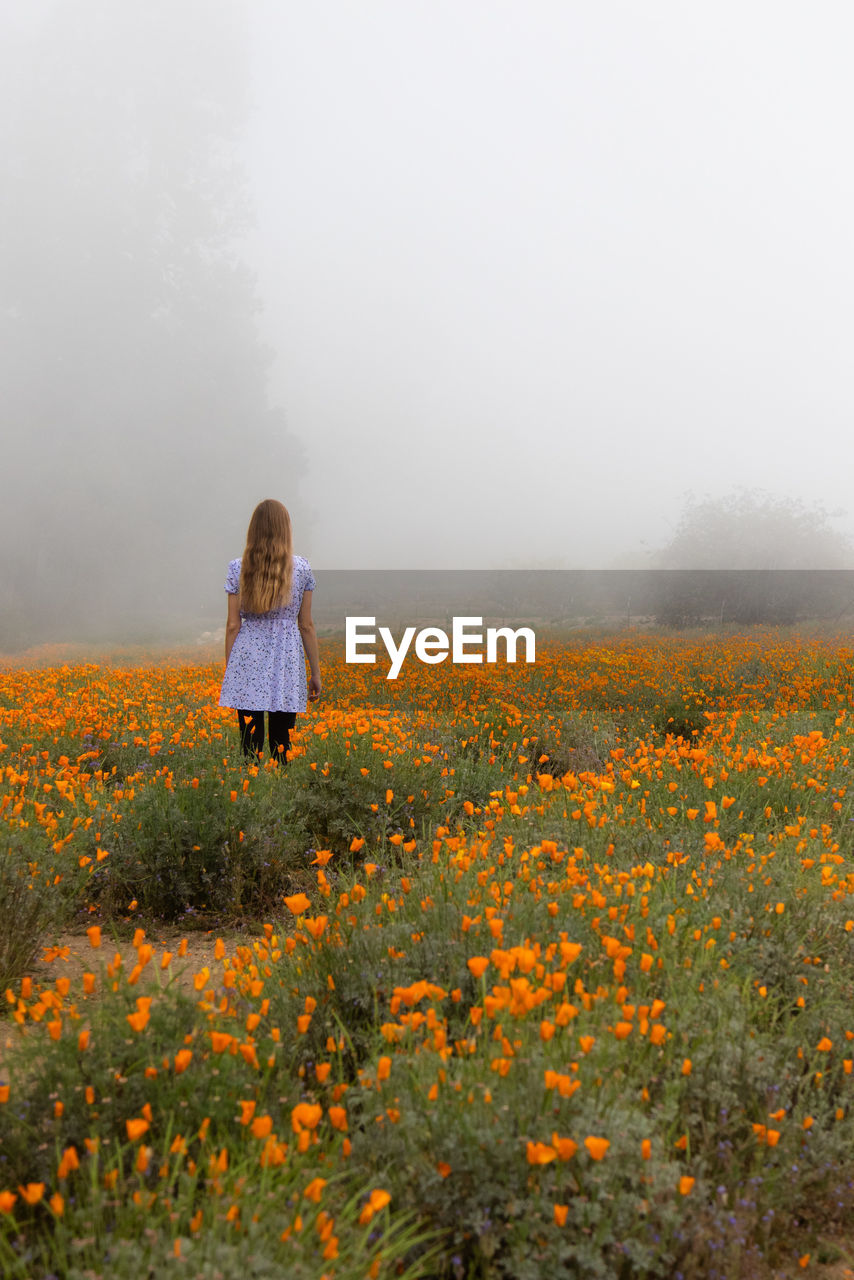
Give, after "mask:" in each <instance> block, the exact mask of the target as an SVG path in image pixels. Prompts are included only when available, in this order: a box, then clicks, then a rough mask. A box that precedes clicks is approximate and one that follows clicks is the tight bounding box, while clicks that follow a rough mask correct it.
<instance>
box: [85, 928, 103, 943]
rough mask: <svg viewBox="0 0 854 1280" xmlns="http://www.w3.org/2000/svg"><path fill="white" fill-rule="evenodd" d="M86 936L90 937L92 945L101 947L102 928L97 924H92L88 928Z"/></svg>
mask: <svg viewBox="0 0 854 1280" xmlns="http://www.w3.org/2000/svg"><path fill="white" fill-rule="evenodd" d="M86 936H87V937H88V939H89V945H90V947H100V945H101V929H100V926H99V925H97V924H91V925H90V926H89V928H88V929H87V930H86Z"/></svg>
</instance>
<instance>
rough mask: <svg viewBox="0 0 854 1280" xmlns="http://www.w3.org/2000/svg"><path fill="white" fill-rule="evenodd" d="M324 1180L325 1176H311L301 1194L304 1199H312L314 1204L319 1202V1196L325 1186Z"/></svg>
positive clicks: (325, 1180)
mask: <svg viewBox="0 0 854 1280" xmlns="http://www.w3.org/2000/svg"><path fill="white" fill-rule="evenodd" d="M326 1182H327V1179H326V1178H312V1180H311V1182H310V1183H309V1184H308V1186H307V1187H306V1189H305V1191H303V1195H304V1196H305V1198H306V1200H313V1201H314V1203H315V1204H318V1203H319V1202H320V1197H321V1195H322V1194H323V1188H324V1187H325V1186H326Z"/></svg>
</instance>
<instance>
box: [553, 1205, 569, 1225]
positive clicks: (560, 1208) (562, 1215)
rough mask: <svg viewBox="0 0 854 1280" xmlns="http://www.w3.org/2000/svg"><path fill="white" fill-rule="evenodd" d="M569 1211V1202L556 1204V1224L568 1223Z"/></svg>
mask: <svg viewBox="0 0 854 1280" xmlns="http://www.w3.org/2000/svg"><path fill="white" fill-rule="evenodd" d="M568 1213H569V1205H568V1204H556V1205H555V1206H554V1215H555V1226H556V1227H562V1226H564V1225H565V1224H566V1215H567V1214H568Z"/></svg>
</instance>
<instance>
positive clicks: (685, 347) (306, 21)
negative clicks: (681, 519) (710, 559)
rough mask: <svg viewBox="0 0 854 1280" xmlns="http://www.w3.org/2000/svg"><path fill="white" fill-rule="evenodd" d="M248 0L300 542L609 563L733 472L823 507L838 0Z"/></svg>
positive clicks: (847, 403) (831, 348)
mask: <svg viewBox="0 0 854 1280" xmlns="http://www.w3.org/2000/svg"><path fill="white" fill-rule="evenodd" d="M249 9H250V11H251V13H252V18H253V21H252V42H253V43H252V48H253V63H252V65H253V71H254V100H255V112H254V115H253V117H252V119H251V122H250V136H249V152H248V160H249V171H250V175H251V181H252V187H253V191H254V192H255V194H256V198H257V219H258V220H257V228H256V233H255V235H254V237H253V239H252V241H251V243H250V245H249V251H250V253H251V258H252V261H253V262H254V264H255V265H256V266H257V268H258V271H259V278H260V282H261V291H262V294H263V299H264V303H265V306H266V311H265V315H264V318H263V325H264V329H265V333H266V334H267V335H268V337H269V340H270V341H271V342H272V343H273V344H274V345H275V349H276V361H275V365H274V369H273V376H272V386H273V388H274V390H275V394H276V395H277V396H278V397H279V398H280V400H281V401H282V403H283V404H284V406H285V409H286V414H287V416H288V420H289V422H290V424H291V426H292V427H293V429H294V430H295V431H296V433H297V434H298V436H299V438H300V439H301V441H302V442H303V443H304V446H305V449H306V454H307V460H308V474H307V476H306V481H305V484H306V489H307V493H308V494H309V495H310V500H311V503H312V505H313V507H314V509H315V511H316V513H317V523H316V527H314V528H312V529H311V530H310V531H308V533H307V536H306V538H304V539H303V540H302V541H303V543H304V545H305V546H306V553H307V554H309V555H312V556H313V557H314V559H315V560H316V562H317V564H318V566H319V567H322V566H329V567H336V568H338V567H340V568H345V567H347V568H349V567H352V568H356V567H362V566H365V567H405V566H409V567H445V566H447V567H465V568H469V567H511V566H512V567H524V566H526V565H535V564H550V565H556V566H560V565H565V566H567V567H582V568H584V567H597V568H598V567H608V566H610V565H611V564H615V563H619V564H634V563H638V564H639V563H643V555H644V553H645V552H646V550H647V549H648V548H649V547H654V546H660V545H661V544H662V543H664V542H666V541H667V539H668V537H669V536H670V534H671V532H672V530H673V527H674V525H675V523H676V520H677V517H678V514H679V512H680V510H681V508H682V505H683V500H684V496H685V493H686V491H688V490H692V491H694V492H695V493H696V494H698V495H704V494H708V495H711V496H717V495H723V494H725V493H727V492H729V491H730V490H732V489H733V488H734V487H736V486H745V487H748V488H754V487H757V488H760V489H762V490H766V491H769V492H771V493H774V494H780V495H791V496H792V497H797V498H800V499H802V500H803V501H805V502H807V503H813V502H821V503H823V504H824V505H825V507H827V508H829V509H831V510H834V509H837V508H842V509H844V510H845V512H846V513H847V514H846V516H845V517H843V518H841V519H839V520H836V521H835V522H834V523H835V524H836V526H837V527H838V528H840V529H841V530H845V531H846V532H852V531H854V501H852V498H851V486H852V477H854V467H852V462H853V461H854V457H852V452H853V451H854V445H852V443H851V441H852V435H851V431H850V427H851V424H852V417H854V415H852V409H854V381H852V377H851V372H850V352H851V349H852V338H854V323H852V321H854V278H852V277H854V259H852V254H851V226H852V212H854V209H852V205H853V204H854V199H852V197H854V169H852V167H851V165H850V164H849V163H848V160H847V155H848V149H849V145H850V138H849V127H850V121H851V120H852V119H854V79H852V77H851V73H850V51H851V47H852V35H854V12H853V11H852V10H851V8H850V7H849V6H847V5H844V4H842V3H818V4H815V5H809V6H805V5H803V4H800V3H793V2H792V0H789V2H785V0H784V2H783V3H778V2H776V0H774V2H772V0H767V2H762V3H757V2H756V0H747V2H746V3H745V2H744V0H739V2H738V3H733V2H732V0H725V2H724V3H715V4H710V3H692V4H687V5H686V4H684V3H682V2H681V0H665V2H662V0H656V3H653V4H646V5H638V4H637V3H635V2H634V0H620V2H615V0H596V2H595V3H594V0H551V2H548V0H462V2H460V0H430V3H426V2H423V3H415V2H414V0H406V2H405V3H400V0H366V2H363V3H361V4H359V5H350V4H347V3H344V2H343V0H341V2H334V3H318V4H311V5H305V4H296V3H294V4H290V3H288V4H280V3H275V2H274V0H262V2H257V3H254V4H252V5H250V6H249Z"/></svg>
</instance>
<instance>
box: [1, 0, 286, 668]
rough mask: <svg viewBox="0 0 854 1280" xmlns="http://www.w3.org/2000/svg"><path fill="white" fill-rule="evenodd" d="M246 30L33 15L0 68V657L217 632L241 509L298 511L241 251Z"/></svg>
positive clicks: (202, 19)
mask: <svg viewBox="0 0 854 1280" xmlns="http://www.w3.org/2000/svg"><path fill="white" fill-rule="evenodd" d="M33 15H34V16H33ZM36 19H38V20H36ZM246 21H247V18H246V10H245V8H244V7H243V6H242V5H240V4H239V3H238V0H215V2H213V3H211V2H209V0H182V2H181V3H180V4H174V3H171V0H153V2H152V0H147V2H146V3H145V4H116V3H115V0H78V2H77V3H75V4H74V5H68V4H53V5H45V4H43V3H42V4H41V6H39V5H38V4H36V5H35V6H34V9H33V10H31V20H30V21H29V22H26V23H22V24H21V29H20V31H19V32H18V33H17V35H15V33H11V37H10V39H9V40H8V41H7V42H6V44H5V52H4V53H2V54H0V64H2V65H0V72H2V75H0V80H2V83H3V85H4V88H3V89H2V90H0V93H2V106H3V110H2V112H0V116H2V123H0V138H2V144H3V145H2V153H3V160H2V162H0V163H2V166H3V169H4V170H5V173H4V175H3V181H2V184H0V187H1V188H2V190H0V202H2V205H1V206H0V207H2V225H3V235H2V237H0V272H2V291H3V299H4V306H3V312H2V331H0V336H2V341H0V391H2V413H3V415H4V420H5V423H6V428H7V430H6V432H5V433H4V434H5V435H7V436H8V437H9V443H8V445H7V450H6V455H5V465H4V473H5V483H4V490H3V499H4V501H3V504H2V515H0V520H2V526H0V532H2V537H3V544H4V547H5V548H6V554H5V555H4V556H3V557H2V559H0V565H2V568H0V589H2V590H3V595H4V601H5V607H4V610H3V618H4V623H3V633H2V634H0V648H2V647H11V646H12V645H14V644H16V643H22V642H26V641H29V640H32V639H42V638H47V637H48V636H50V635H54V636H57V637H58V638H73V636H74V634H76V633H77V634H79V633H81V632H86V631H88V632H89V633H93V632H94V631H95V630H96V628H97V627H98V625H99V624H100V622H101V621H102V620H104V621H105V620H107V619H109V623H110V627H111V628H112V630H113V631H115V620H116V619H117V618H121V619H123V625H124V628H125V631H126V632H127V633H128V634H130V633H131V632H132V631H133V630H134V629H136V628H138V627H139V626H140V625H141V624H145V625H148V626H150V628H151V630H152V632H153V633H154V632H155V631H156V629H157V628H158V627H160V626H162V625H163V624H164V623H165V622H166V620H167V619H179V620H180V621H181V622H182V623H183V624H188V623H189V622H190V621H191V620H192V618H194V617H196V616H198V617H199V618H202V617H204V616H209V615H206V614H205V613H204V610H205V609H206V607H209V606H210V603H211V600H212V599H213V600H214V601H215V604H216V605H217V606H219V605H220V603H221V596H222V580H223V579H224V573H225V567H226V564H227V561H228V560H229V559H230V558H231V557H232V556H233V555H236V554H239V553H240V551H241V550H242V539H243V536H244V534H245V526H246V521H247V519H248V514H249V512H250V511H251V510H252V508H253V506H254V505H255V503H256V502H257V501H258V500H259V499H260V498H263V497H267V496H276V497H279V498H281V499H282V500H283V501H285V502H286V503H287V504H288V505H289V506H290V508H291V510H292V511H294V512H295V514H296V511H298V508H299V502H298V499H296V498H295V484H296V482H297V480H298V479H299V476H300V474H301V472H302V469H303V464H302V454H301V452H300V450H299V448H298V446H297V445H296V443H295V441H294V440H293V439H292V438H291V437H290V436H289V434H288V432H287V429H286V427H285V423H284V418H283V414H282V412H281V410H278V409H276V408H273V407H271V406H270V404H269V402H268V393H267V375H268V369H269V364H270V360H271V352H270V351H269V350H268V349H266V348H265V347H264V346H263V345H262V343H261V342H260V340H259V336H258V331H257V327H256V319H257V312H258V310H259V304H258V300H257V295H256V287H255V281H254V279H253V277H252V275H251V273H250V272H249V270H248V269H247V267H246V266H245V265H244V263H243V262H242V261H241V259H240V255H239V242H240V237H241V236H242V235H243V234H244V233H245V231H246V230H247V228H248V227H249V225H250V224H251V208H250V205H249V202H248V199H247V192H246V184H245V179H244V173H243V170H242V167H241V162H240V154H239V147H240V144H241V141H242V130H243V128H244V125H245V122H246V118H247V113H248V111H249V109H250V105H251V104H250V102H249V99H248V84H249V76H248V66H247V54H248V49H247V44H248V41H247V33H246V29H245V27H246ZM300 523H301V527H303V528H304V523H305V522H304V521H301V522H300ZM11 549H14V552H13V554H10V551H11ZM205 625H207V623H206V624H205Z"/></svg>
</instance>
